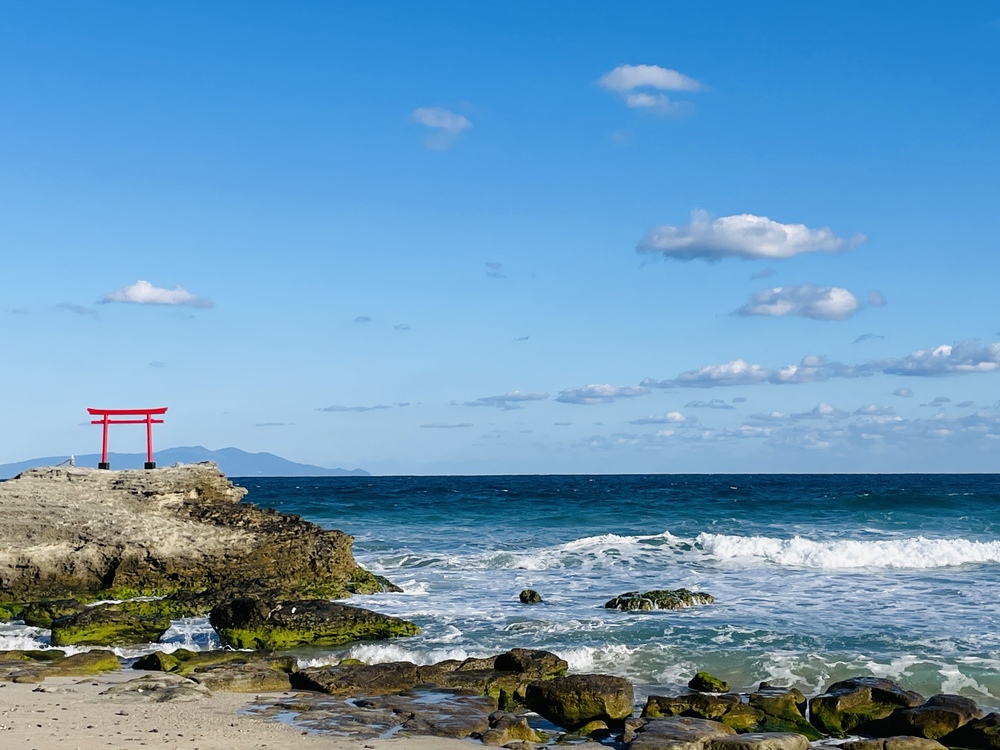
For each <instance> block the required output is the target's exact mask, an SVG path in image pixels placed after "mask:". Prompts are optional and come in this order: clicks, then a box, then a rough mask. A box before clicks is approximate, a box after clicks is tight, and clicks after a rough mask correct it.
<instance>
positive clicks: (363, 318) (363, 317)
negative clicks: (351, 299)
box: [352, 315, 372, 323]
mask: <svg viewBox="0 0 1000 750" xmlns="http://www.w3.org/2000/svg"><path fill="white" fill-rule="evenodd" d="M352 322H354V323H371V322H372V319H371V317H370V316H368V315H359V316H358V317H356V318H355V319H354V320H353V321H352Z"/></svg>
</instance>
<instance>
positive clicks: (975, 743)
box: [940, 713, 1000, 750]
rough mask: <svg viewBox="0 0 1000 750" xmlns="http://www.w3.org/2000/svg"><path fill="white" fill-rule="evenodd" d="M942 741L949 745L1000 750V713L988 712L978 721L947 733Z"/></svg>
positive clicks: (982, 749) (977, 749) (975, 749)
mask: <svg viewBox="0 0 1000 750" xmlns="http://www.w3.org/2000/svg"><path fill="white" fill-rule="evenodd" d="M940 742H941V743H942V744H944V745H947V746H948V747H967V748H973V750H1000V713H992V714H987V715H986V716H984V717H983V718H982V719H979V720H978V721H970V722H969V723H968V724H965V725H964V726H961V727H959V728H958V729H956V730H955V731H954V732H951V733H950V734H946V735H945V736H944V737H942V738H941V740H940Z"/></svg>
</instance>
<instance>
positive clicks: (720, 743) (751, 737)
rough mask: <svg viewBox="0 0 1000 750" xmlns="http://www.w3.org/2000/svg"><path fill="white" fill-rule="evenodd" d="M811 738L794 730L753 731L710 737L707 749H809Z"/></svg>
mask: <svg viewBox="0 0 1000 750" xmlns="http://www.w3.org/2000/svg"><path fill="white" fill-rule="evenodd" d="M808 747H809V740H808V739H806V738H805V737H804V736H803V735H801V734H796V733H793V732H752V733H749V734H738V735H736V736H735V737H716V738H714V739H710V740H709V741H708V744H707V746H706V750H807V748H808Z"/></svg>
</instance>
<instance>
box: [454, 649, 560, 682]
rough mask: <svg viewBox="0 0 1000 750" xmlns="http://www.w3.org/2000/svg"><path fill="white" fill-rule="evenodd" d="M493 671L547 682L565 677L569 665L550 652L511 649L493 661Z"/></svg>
mask: <svg viewBox="0 0 1000 750" xmlns="http://www.w3.org/2000/svg"><path fill="white" fill-rule="evenodd" d="M467 661H468V660H467ZM459 669H461V667H459ZM493 669H499V670H501V671H504V672H517V673H519V674H524V675H527V676H529V677H536V678H538V679H542V680H548V679H551V678H553V677H562V676H563V675H565V674H566V670H567V669H569V664H568V663H567V662H566V660H565V659H562V658H560V657H558V656H556V655H555V654H553V653H552V652H551V651H538V650H530V649H526V648H512V649H511V650H510V651H505V652H504V653H502V654H499V655H498V656H497V657H496V658H495V659H494V660H493Z"/></svg>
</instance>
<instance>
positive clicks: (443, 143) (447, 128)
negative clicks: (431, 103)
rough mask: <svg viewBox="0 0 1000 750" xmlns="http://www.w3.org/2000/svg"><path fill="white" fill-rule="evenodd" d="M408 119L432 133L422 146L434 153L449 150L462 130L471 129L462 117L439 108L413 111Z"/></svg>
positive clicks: (467, 121) (420, 108)
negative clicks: (430, 130) (429, 129)
mask: <svg viewBox="0 0 1000 750" xmlns="http://www.w3.org/2000/svg"><path fill="white" fill-rule="evenodd" d="M410 119H412V120H413V121H414V122H416V123H418V124H420V125H424V126H426V127H428V128H431V129H432V130H433V131H434V132H433V133H432V134H431V135H429V136H427V138H426V139H425V140H424V145H425V146H426V147H427V148H429V149H432V150H434V151H444V150H445V149H447V148H449V147H450V146H451V145H452V143H454V142H455V139H456V138H457V137H458V136H459V134H460V133H461V132H462V131H463V130H468V129H469V128H471V127H472V123H471V122H469V120H468V119H467V118H466V117H465V116H464V115H460V114H458V113H457V112H451V111H449V110H447V109H442V108H441V107H419V108H418V109H415V110H413V113H412V114H411V115H410Z"/></svg>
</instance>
